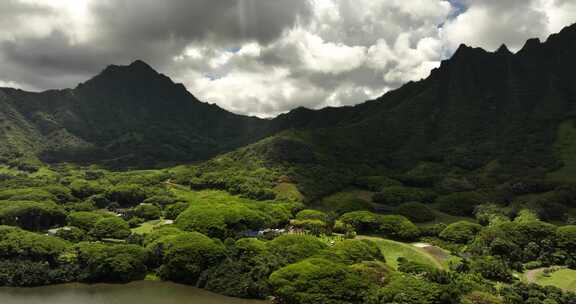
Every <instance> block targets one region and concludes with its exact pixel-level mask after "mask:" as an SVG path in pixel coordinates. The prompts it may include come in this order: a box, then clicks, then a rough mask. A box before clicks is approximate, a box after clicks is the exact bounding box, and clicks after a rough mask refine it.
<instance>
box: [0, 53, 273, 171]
mask: <svg viewBox="0 0 576 304" xmlns="http://www.w3.org/2000/svg"><path fill="white" fill-rule="evenodd" d="M0 102H1V103H2V108H1V109H0V117H1V118H2V124H3V128H2V131H1V132H2V133H1V134H0V136H2V137H1V139H0V142H2V143H3V145H2V146H3V148H2V150H1V151H0V152H1V153H2V155H3V158H4V159H10V160H14V158H15V156H21V159H22V160H23V162H24V163H26V162H28V163H29V162H32V163H33V162H35V161H37V160H41V161H45V162H62V161H74V162H83V163H86V162H103V163H105V164H108V165H112V166H127V165H128V166H151V165H157V164H158V163H161V162H164V161H167V162H178V161H198V160H205V159H207V158H209V157H211V156H214V155H216V154H217V153H220V152H223V151H230V150H232V149H234V148H237V147H239V146H242V145H245V144H247V143H250V142H253V141H255V140H256V139H258V138H260V137H261V136H262V134H263V132H264V129H265V127H266V126H267V124H268V121H266V120H261V119H257V118H252V117H244V116H239V115H235V114H232V113H229V112H227V111H225V110H222V109H220V108H219V107H217V106H215V105H209V104H206V103H202V102H200V101H198V100H197V99H196V98H195V97H194V96H192V95H191V94H190V93H188V91H186V89H185V88H184V87H183V86H182V85H180V84H175V83H173V82H172V81H171V80H170V79H169V78H168V77H166V76H164V75H161V74H159V73H157V72H156V71H154V70H153V69H152V68H150V67H149V66H148V65H147V64H145V63H143V62H141V61H136V62H134V63H133V64H131V65H129V66H110V67H108V68H106V69H105V70H104V71H103V72H102V73H101V74H100V75H98V76H96V77H95V78H93V79H91V80H89V81H87V82H86V83H83V84H80V85H79V86H78V87H77V88H75V89H69V90H59V91H47V92H43V93H28V92H23V91H20V90H14V89H0Z"/></svg>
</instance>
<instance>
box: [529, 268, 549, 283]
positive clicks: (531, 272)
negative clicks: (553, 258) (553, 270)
mask: <svg viewBox="0 0 576 304" xmlns="http://www.w3.org/2000/svg"><path fill="white" fill-rule="evenodd" d="M546 269H548V267H542V268H536V269H530V270H528V271H526V273H525V274H524V277H525V278H526V281H527V282H528V283H536V278H537V277H538V275H539V274H541V273H542V272H544V270H546Z"/></svg>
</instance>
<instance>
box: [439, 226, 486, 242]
mask: <svg viewBox="0 0 576 304" xmlns="http://www.w3.org/2000/svg"><path fill="white" fill-rule="evenodd" d="M480 230H482V226H480V225H479V224H476V223H471V222H467V221H459V222H456V223H452V224H450V225H448V227H446V229H444V230H443V231H442V232H441V233H440V237H441V238H443V239H445V240H447V241H450V242H455V243H468V242H470V241H472V240H473V239H474V237H475V236H476V234H478V232H480Z"/></svg>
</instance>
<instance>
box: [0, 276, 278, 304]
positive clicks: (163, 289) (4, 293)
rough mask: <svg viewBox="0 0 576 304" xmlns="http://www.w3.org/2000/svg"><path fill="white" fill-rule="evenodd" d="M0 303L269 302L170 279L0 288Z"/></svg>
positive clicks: (230, 303)
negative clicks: (167, 280) (219, 292)
mask: <svg viewBox="0 0 576 304" xmlns="http://www.w3.org/2000/svg"><path fill="white" fill-rule="evenodd" d="M0 303H2V304H80V303H81V304H132V303H134V304H188V303H190V304H268V303H269V302H267V301H259V300H244V299H236V298H230V297H225V296H221V295H218V294H214V293H211V292H208V291H205V290H202V289H198V288H194V287H190V286H186V285H180V284H175V283H170V282H151V281H141V282H133V283H129V284H124V285H111V284H95V285H84V284H65V285H55V286H47V287H36V288H0Z"/></svg>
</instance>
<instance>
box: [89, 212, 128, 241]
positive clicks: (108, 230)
mask: <svg viewBox="0 0 576 304" xmlns="http://www.w3.org/2000/svg"><path fill="white" fill-rule="evenodd" d="M90 235H92V236H93V237H95V238H97V239H104V238H110V239H125V238H127V237H128V236H129V235H130V226H129V225H128V223H127V222H126V221H125V220H123V219H121V218H118V217H105V218H102V219H100V220H98V221H97V222H96V224H94V227H93V228H92V229H91V230H90Z"/></svg>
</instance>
